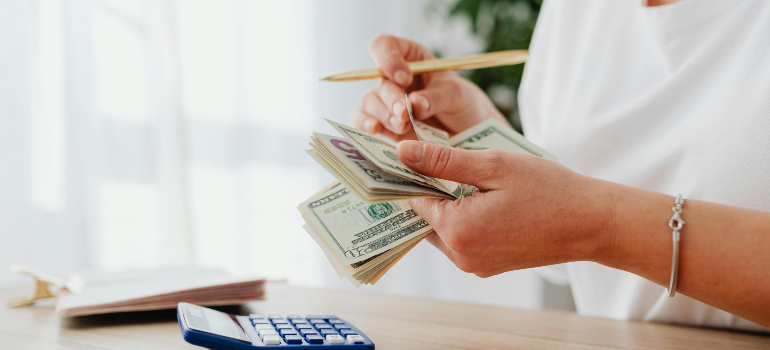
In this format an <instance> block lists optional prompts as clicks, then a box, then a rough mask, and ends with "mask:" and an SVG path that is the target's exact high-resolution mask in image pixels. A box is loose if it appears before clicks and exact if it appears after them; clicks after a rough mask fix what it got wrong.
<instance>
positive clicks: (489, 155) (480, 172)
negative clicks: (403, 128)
mask: <svg viewBox="0 0 770 350" xmlns="http://www.w3.org/2000/svg"><path fill="white" fill-rule="evenodd" d="M397 151H398V158H399V159H400V160H401V162H402V163H404V165H406V166H408V167H409V168H411V169H412V170H414V171H416V172H418V173H420V174H423V175H427V176H430V177H437V178H439V179H445V180H450V181H456V182H460V183H464V184H469V185H474V186H476V187H478V188H481V189H496V188H497V186H496V183H497V181H499V180H498V179H499V178H500V175H502V174H500V172H501V170H500V169H501V167H502V166H503V164H501V163H502V162H501V161H502V160H503V157H502V156H501V153H500V152H498V151H495V150H480V151H469V150H464V149H460V148H453V147H449V146H440V145H436V144H432V143H428V142H420V141H401V142H400V143H399V144H398V147H397Z"/></svg>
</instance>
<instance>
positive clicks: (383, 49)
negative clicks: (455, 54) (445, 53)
mask: <svg viewBox="0 0 770 350" xmlns="http://www.w3.org/2000/svg"><path fill="white" fill-rule="evenodd" d="M369 52H370V53H371V55H372V57H373V58H374V61H375V62H376V63H377V65H378V66H379V67H380V69H381V70H382V72H383V73H384V74H385V76H386V77H387V78H386V79H381V80H380V81H379V82H378V83H377V85H376V86H375V88H374V89H372V90H371V91H369V92H367V93H366V94H365V95H364V97H363V99H362V100H361V108H359V109H356V110H354V111H353V112H351V114H350V121H351V124H352V125H353V126H354V127H356V128H359V129H362V130H365V131H368V132H371V133H381V134H384V135H385V136H388V137H390V138H391V139H394V140H397V141H399V140H402V139H416V137H415V135H414V131H413V129H412V128H411V126H410V123H408V121H409V114H408V113H407V112H406V106H405V105H404V94H406V93H408V94H409V99H410V100H411V101H412V107H413V108H414V113H415V118H417V119H420V120H423V121H425V122H426V123H428V124H431V125H433V126H436V127H439V128H442V129H444V130H446V131H447V132H449V133H450V134H455V133H458V132H460V131H463V130H465V129H467V128H469V127H471V126H473V125H476V124H477V123H479V122H480V121H482V120H484V119H487V118H489V117H494V118H497V119H498V120H500V121H503V122H506V121H505V118H504V117H503V116H502V114H500V112H499V111H498V110H497V108H495V106H494V104H492V101H490V100H489V98H488V97H487V95H486V94H485V93H484V91H482V90H481V89H480V88H479V87H478V86H476V85H475V84H473V83H471V82H470V81H468V80H466V79H463V78H462V77H460V76H458V75H457V74H455V73H453V72H440V73H426V74H422V75H420V76H417V77H414V76H413V75H412V72H411V71H410V70H409V68H408V66H407V62H409V61H420V60H427V59H433V58H435V57H434V56H433V55H432V54H431V53H430V52H428V50H426V49H425V48H424V47H422V46H420V45H419V44H417V43H415V42H412V41H409V40H405V39H401V38H397V37H394V36H390V35H381V36H378V37H377V38H375V39H374V40H372V42H371V43H370V45H369ZM506 123H507V122H506Z"/></svg>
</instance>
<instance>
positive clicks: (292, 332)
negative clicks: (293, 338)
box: [278, 329, 297, 336]
mask: <svg viewBox="0 0 770 350" xmlns="http://www.w3.org/2000/svg"><path fill="white" fill-rule="evenodd" d="M278 332H280V333H281V335H282V336H287V335H297V331H295V330H293V329H281V330H278Z"/></svg>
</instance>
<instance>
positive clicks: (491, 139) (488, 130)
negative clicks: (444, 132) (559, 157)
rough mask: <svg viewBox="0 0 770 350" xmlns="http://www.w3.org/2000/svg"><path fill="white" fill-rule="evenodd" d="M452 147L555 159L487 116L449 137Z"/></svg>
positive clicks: (508, 127)
mask: <svg viewBox="0 0 770 350" xmlns="http://www.w3.org/2000/svg"><path fill="white" fill-rule="evenodd" d="M449 144H450V145H452V147H457V148H463V149H469V150H483V149H499V150H502V151H508V152H517V153H526V154H532V155H535V156H538V157H543V158H545V159H549V160H553V161H556V157H555V156H554V155H552V154H550V153H548V152H547V151H546V150H544V149H542V148H540V147H539V146H537V145H535V144H534V143H532V142H530V141H529V140H527V139H526V138H524V136H523V135H521V134H519V133H518V132H516V131H515V130H513V129H511V127H510V126H508V125H505V124H504V123H503V122H501V121H499V120H497V119H495V118H488V119H486V120H484V121H482V122H481V123H478V124H476V125H474V126H473V127H470V128H468V129H467V130H465V131H463V132H461V133H459V134H457V135H454V136H452V137H451V138H450V139H449Z"/></svg>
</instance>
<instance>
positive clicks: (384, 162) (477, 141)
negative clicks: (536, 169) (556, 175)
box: [299, 99, 556, 288]
mask: <svg viewBox="0 0 770 350" xmlns="http://www.w3.org/2000/svg"><path fill="white" fill-rule="evenodd" d="M407 109H408V110H409V112H410V117H412V114H411V104H410V103H409V101H408V99H407ZM327 121H328V122H329V123H330V124H331V125H332V126H333V127H334V128H335V129H336V130H337V131H338V132H339V133H340V134H341V135H343V136H331V135H324V134H320V133H313V135H312V136H311V141H310V146H311V147H312V149H309V150H307V153H308V154H309V155H310V156H311V157H312V158H313V159H314V160H315V161H316V162H318V164H319V165H321V166H322V167H323V168H324V169H326V171H328V172H329V173H330V174H332V175H333V176H334V177H335V178H336V179H337V180H338V181H335V182H334V183H332V184H330V185H329V186H327V187H326V188H324V189H323V190H321V191H320V192H318V193H317V194H315V195H313V196H312V197H311V198H309V199H308V200H307V201H305V202H304V203H302V204H300V207H299V211H300V213H301V214H302V216H303V218H304V219H305V222H306V224H305V225H304V228H305V231H307V233H308V234H309V235H310V236H311V237H312V238H313V240H314V241H315V242H316V243H317V244H318V245H319V246H320V247H321V249H322V250H323V251H324V253H325V254H326V256H327V258H328V259H329V261H330V262H331V264H332V266H333V267H334V269H335V270H336V271H337V274H338V275H339V276H340V278H342V277H347V279H348V280H349V281H350V282H351V283H353V285H355V286H356V288H357V287H359V286H361V285H362V284H375V283H377V281H378V280H379V279H380V278H381V277H382V276H383V275H384V274H385V272H387V271H388V270H389V269H390V268H391V267H393V265H395V264H396V263H397V262H398V260H399V259H401V258H402V257H403V256H404V255H405V254H406V253H408V252H409V251H410V250H411V249H412V248H414V247H415V246H416V245H417V244H418V243H419V242H420V241H421V240H422V239H423V238H424V237H425V236H427V235H429V234H430V233H432V232H433V229H432V228H431V227H430V225H429V224H428V223H427V222H426V221H425V220H423V219H422V218H421V217H420V216H418V215H417V213H415V211H414V210H412V208H411V207H410V206H409V204H408V199H411V198H420V197H431V198H442V199H449V200H462V199H463V198H464V197H467V196H470V195H472V194H473V191H474V190H475V187H473V186H471V185H467V184H460V183H457V182H453V181H448V180H443V179H438V178H433V177H430V176H425V175H422V174H419V173H417V172H414V171H412V170H411V169H409V168H408V167H407V166H406V165H404V164H403V163H401V161H399V159H398V156H397V155H396V146H395V145H394V144H393V143H392V142H389V141H386V140H384V139H381V138H379V137H376V136H374V135H371V134H369V133H367V132H365V131H361V130H358V129H355V128H351V127H349V126H346V125H342V124H339V123H335V122H333V121H330V120H327ZM412 125H413V127H414V128H415V132H416V134H417V137H418V138H419V139H420V140H421V141H425V142H431V143H435V144H440V145H445V146H452V147H457V148H463V149H470V150H482V149H498V150H504V151H509V152H519V153H527V154H532V155H536V156H540V157H543V158H546V159H550V160H556V158H555V157H554V156H552V155H550V154H549V153H548V152H546V151H545V150H543V149H542V148H540V147H538V146H536V145H534V144H533V143H531V142H529V141H527V140H526V139H525V138H524V136H522V135H521V134H519V133H517V132H516V131H514V130H513V129H511V128H510V127H509V126H508V125H506V124H504V123H502V122H500V121H497V120H495V119H494V118H489V119H487V120H484V121H483V122H481V123H479V124H477V125H475V126H473V127H471V128H469V129H467V130H465V131H463V132H461V133H459V134H457V135H454V136H452V137H451V138H450V137H449V135H448V134H447V133H446V132H444V131H443V130H440V129H437V128H434V127H432V126H430V125H427V124H425V123H422V122H420V121H418V120H415V119H414V118H413V117H412Z"/></svg>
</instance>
